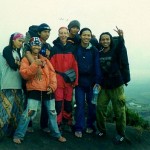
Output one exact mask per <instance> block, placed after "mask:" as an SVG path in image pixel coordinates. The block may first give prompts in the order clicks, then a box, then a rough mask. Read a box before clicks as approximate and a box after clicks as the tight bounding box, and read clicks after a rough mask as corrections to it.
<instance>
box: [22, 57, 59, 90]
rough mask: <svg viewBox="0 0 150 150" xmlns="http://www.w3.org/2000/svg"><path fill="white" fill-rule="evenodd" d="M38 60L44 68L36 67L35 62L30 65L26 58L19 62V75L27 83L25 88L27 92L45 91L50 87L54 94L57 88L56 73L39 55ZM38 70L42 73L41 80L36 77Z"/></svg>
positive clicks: (47, 61) (46, 60)
mask: <svg viewBox="0 0 150 150" xmlns="http://www.w3.org/2000/svg"><path fill="white" fill-rule="evenodd" d="M39 59H41V60H42V62H44V64H45V65H44V67H41V66H38V65H37V64H36V63H35V62H33V63H32V64H30V63H29V61H28V60H27V58H26V57H24V58H23V59H22V61H21V66H20V73H21V75H22V77H23V78H24V79H25V80H26V81H27V82H26V88H27V90H28V91H30V90H38V91H47V89H48V88H49V87H50V88H51V89H52V90H53V92H54V91H55V90H56V88H57V80H56V73H55V71H54V68H53V66H52V65H51V63H50V62H49V60H48V59H47V58H45V57H43V56H42V55H39ZM38 69H39V70H40V71H41V72H42V77H41V80H39V79H37V77H36V75H37V71H38Z"/></svg>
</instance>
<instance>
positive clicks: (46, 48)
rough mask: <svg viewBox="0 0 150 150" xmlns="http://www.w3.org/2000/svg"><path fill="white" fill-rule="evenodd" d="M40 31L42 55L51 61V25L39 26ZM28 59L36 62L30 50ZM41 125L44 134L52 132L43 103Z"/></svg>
mask: <svg viewBox="0 0 150 150" xmlns="http://www.w3.org/2000/svg"><path fill="white" fill-rule="evenodd" d="M37 31H38V36H39V38H40V39H41V41H42V48H41V50H40V54H41V55H43V56H44V57H47V58H48V59H49V56H50V49H51V45H50V44H49V43H47V42H46V41H47V40H48V38H49V36H50V31H51V29H50V27H49V25H47V24H46V23H42V24H40V25H39V26H38V28H37ZM26 57H27V59H28V60H29V62H30V63H32V62H33V61H34V59H33V57H32V55H31V53H30V50H28V51H27V52H26ZM37 78H38V79H39V80H40V78H41V72H40V71H39V73H38V76H37ZM40 125H41V129H42V130H43V131H44V132H48V133H49V132H50V131H49V129H48V115H47V110H46V107H45V105H44V104H43V102H42V108H41V119H40ZM28 132H33V129H32V122H31V121H30V124H29V127H28Z"/></svg>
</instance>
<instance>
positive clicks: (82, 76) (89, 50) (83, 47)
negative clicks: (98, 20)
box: [75, 28, 101, 138]
mask: <svg viewBox="0 0 150 150" xmlns="http://www.w3.org/2000/svg"><path fill="white" fill-rule="evenodd" d="M91 37H92V31H91V30H90V29H89V28H83V29H82V30H81V31H80V38H81V43H80V45H79V46H78V48H77V50H76V52H75V54H76V59H77V64H78V70H79V77H78V86H76V87H75V100H76V105H77V106H76V109H75V136H76V137H79V138H81V137H82V133H83V131H84V130H85V129H86V133H92V132H93V131H94V129H95V127H94V122H95V121H96V106H95V105H94V104H92V102H91V101H92V97H93V87H94V86H96V85H97V86H98V87H99V89H100V85H99V84H100V78H101V74H100V67H99V54H98V50H97V49H96V48H95V47H94V46H92V44H91V43H90V40H91ZM86 103H87V121H86V124H85V118H86V117H85V104H86Z"/></svg>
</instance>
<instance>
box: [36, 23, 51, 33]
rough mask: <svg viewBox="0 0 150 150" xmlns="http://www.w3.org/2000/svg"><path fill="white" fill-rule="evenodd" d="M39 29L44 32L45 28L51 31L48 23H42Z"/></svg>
mask: <svg viewBox="0 0 150 150" xmlns="http://www.w3.org/2000/svg"><path fill="white" fill-rule="evenodd" d="M37 30H38V32H42V31H44V30H49V31H51V29H50V27H49V25H47V24H46V23H42V24H40V25H39V26H38V29H37Z"/></svg>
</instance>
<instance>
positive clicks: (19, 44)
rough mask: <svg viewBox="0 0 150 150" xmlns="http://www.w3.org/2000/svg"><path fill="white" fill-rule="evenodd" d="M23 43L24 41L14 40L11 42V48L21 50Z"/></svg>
mask: <svg viewBox="0 0 150 150" xmlns="http://www.w3.org/2000/svg"><path fill="white" fill-rule="evenodd" d="M23 43H24V39H20V38H17V39H15V40H13V47H14V48H21V47H22V45H23Z"/></svg>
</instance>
